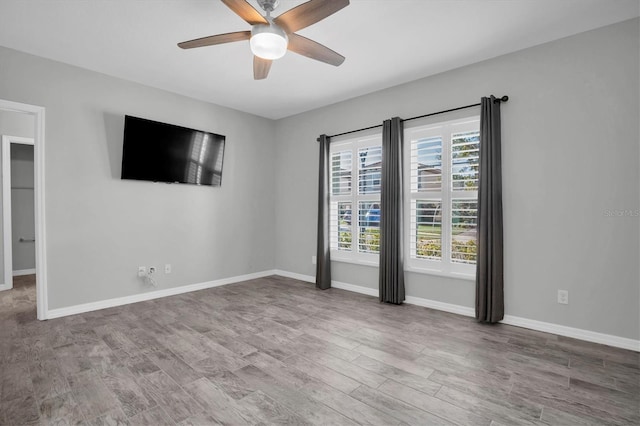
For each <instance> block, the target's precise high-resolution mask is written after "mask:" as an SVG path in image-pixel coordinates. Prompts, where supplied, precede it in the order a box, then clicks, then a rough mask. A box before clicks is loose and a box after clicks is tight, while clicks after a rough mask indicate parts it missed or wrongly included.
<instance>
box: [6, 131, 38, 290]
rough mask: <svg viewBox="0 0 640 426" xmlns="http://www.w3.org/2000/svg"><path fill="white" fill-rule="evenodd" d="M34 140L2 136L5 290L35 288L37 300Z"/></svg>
mask: <svg viewBox="0 0 640 426" xmlns="http://www.w3.org/2000/svg"><path fill="white" fill-rule="evenodd" d="M33 146H34V140H33V138H26V137H22V136H8V135H3V136H2V219H3V226H2V231H3V232H2V233H3V239H4V286H6V287H7V288H8V289H10V288H13V286H14V283H13V280H14V277H21V278H18V283H19V284H20V285H21V287H30V286H33V287H34V288H32V289H31V290H32V292H33V293H34V294H33V297H34V298H35V277H34V275H35V273H36V259H35V257H36V253H35V241H36V240H35V220H34V213H35V206H34V202H35V194H34V176H35V174H34V156H33Z"/></svg>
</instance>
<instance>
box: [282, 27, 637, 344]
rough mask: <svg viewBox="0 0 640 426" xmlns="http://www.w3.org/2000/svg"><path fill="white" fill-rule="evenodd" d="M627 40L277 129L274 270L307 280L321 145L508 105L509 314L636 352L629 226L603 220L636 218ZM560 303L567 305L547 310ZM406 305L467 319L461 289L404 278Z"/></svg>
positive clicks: (370, 271)
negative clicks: (373, 129)
mask: <svg viewBox="0 0 640 426" xmlns="http://www.w3.org/2000/svg"><path fill="white" fill-rule="evenodd" d="M638 28H639V21H638V20H637V19H635V20H632V21H627V22H623V23H620V24H616V25H612V26H608V27H604V28H601V29H598V30H594V31H590V32H587V33H583V34H580V35H577V36H573V37H569V38H566V39H562V40H559V41H555V42H552V43H548V44H544V45H540V46H537V47H534V48H530V49H527V50H523V51H520V52H517V53H513V54H509V55H506V56H502V57H498V58H495V59H491V60H488V61H485V62H481V63H478V64H474V65H471V66H468V67H464V68H460V69H457V70H453V71H449V72H446V73H443V74H439V75H436V76H432V77H429V78H425V79H422V80H418V81H415V82H412V83H408V84H405V85H401V86H397V87H394V88H391V89H388V90H383V91H380V92H376V93H373V94H370V95H366V96H363V97H360V98H356V99H352V100H349V101H345V102H341V103H338V104H335V105H332V106H329V107H326V108H322V109H318V110H315V111H311V112H308V113H304V114H300V115H297V116H294V117H290V118H286V119H283V120H280V121H279V122H278V123H277V127H276V138H277V140H278V164H277V168H276V235H277V241H276V253H277V257H276V265H277V268H278V269H281V270H286V271H291V272H296V273H301V274H307V275H314V272H315V269H314V266H313V265H312V264H311V256H312V255H313V254H315V243H316V234H315V232H316V230H315V221H316V187H317V186H316V185H317V176H316V173H317V172H316V170H317V158H318V146H317V143H316V142H315V140H316V137H317V136H318V135H320V134H322V133H326V134H335V133H339V132H342V131H347V130H352V129H357V128H359V127H365V126H370V125H372V124H377V123H381V122H382V120H383V119H385V118H390V117H393V116H400V117H405V118H406V117H412V116H417V115H421V114H424V113H428V112H432V111H438V110H443V109H447V108H452V107H457V106H460V105H467V104H470V103H474V102H477V101H478V100H479V99H480V97H481V96H484V95H489V94H495V95H503V94H507V95H509V96H510V100H509V102H508V103H507V104H505V105H504V108H503V115H502V118H503V127H502V131H503V144H504V147H503V162H504V163H503V164H504V167H503V173H504V217H505V298H506V300H505V305H506V313H507V314H508V315H515V316H519V317H524V318H529V319H534V320H539V321H545V322H550V323H556V324H561V325H566V326H570V327H577V328H581V329H586V330H592V331H597V332H602V333H608V334H613V335H617V336H622V337H627V338H632V339H638V338H640V321H639V319H640V315H639V306H638V305H639V303H640V284H639V283H640V276H639V271H638V259H639V258H640V252H639V235H640V229H639V219H638V217H637V216H636V217H610V216H607V211H609V210H614V209H621V210H622V209H627V210H632V211H637V210H638V209H639V208H640V205H639V197H640V188H639V180H640V176H639V168H640V167H639V162H638V159H639V157H640V153H639V130H638V118H639V112H640V111H639V106H638V104H639V97H638V94H639V90H640V88H639V84H638V76H639V66H638V63H639V57H638V52H639V48H640V42H639V39H640V37H639V31H638ZM469 113H476V114H477V113H478V111H469ZM440 118H441V119H447V118H450V117H446V116H441V117H440ZM332 267H333V279H334V280H337V281H342V282H347V283H351V284H356V285H360V286H365V287H377V268H372V267H366V266H359V265H353V264H346V263H338V262H333V265H332ZM558 289H566V290H569V299H570V304H569V305H559V304H557V303H556V296H557V290H558ZM407 294H408V295H410V296H417V297H422V298H427V299H433V300H437V301H441V302H447V303H453V304H458V305H464V306H468V307H473V306H474V294H475V293H474V283H473V282H472V281H462V280H457V279H450V278H443V277H438V276H433V275H422V274H416V273H407Z"/></svg>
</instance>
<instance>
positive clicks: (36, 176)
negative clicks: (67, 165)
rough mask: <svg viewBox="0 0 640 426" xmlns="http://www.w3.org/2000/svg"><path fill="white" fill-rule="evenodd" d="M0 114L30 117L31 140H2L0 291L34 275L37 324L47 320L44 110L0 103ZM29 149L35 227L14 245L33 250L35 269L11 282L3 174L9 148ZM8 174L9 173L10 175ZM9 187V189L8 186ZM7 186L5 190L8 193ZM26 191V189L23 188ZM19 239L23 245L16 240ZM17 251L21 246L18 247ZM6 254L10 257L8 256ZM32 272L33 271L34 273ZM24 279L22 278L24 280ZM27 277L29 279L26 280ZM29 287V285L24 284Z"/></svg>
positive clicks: (7, 199) (7, 181) (8, 215)
mask: <svg viewBox="0 0 640 426" xmlns="http://www.w3.org/2000/svg"><path fill="white" fill-rule="evenodd" d="M0 113H11V114H17V115H19V116H21V117H24V116H27V117H31V118H32V120H31V127H32V128H31V129H30V130H32V132H31V134H32V135H33V138H27V137H16V136H10V134H11V133H9V132H7V134H6V135H4V136H6V137H3V138H2V163H3V172H2V174H3V184H2V187H3V195H2V202H3V207H2V210H3V226H2V229H3V234H4V237H3V240H4V244H3V251H4V256H3V257H4V261H3V265H4V274H3V276H2V281H4V282H3V283H2V284H0V290H9V289H11V288H12V287H13V286H14V281H16V283H17V282H18V281H20V284H21V285H23V284H25V281H28V280H29V279H30V280H33V278H34V277H33V274H30V272H35V298H36V312H37V318H38V319H39V320H45V319H47V314H48V298H47V268H46V266H47V261H46V232H45V203H44V200H45V196H44V189H45V185H44V142H45V138H44V128H45V126H44V120H45V109H44V108H43V107H40V106H35V105H29V104H23V103H18V102H12V101H7V100H2V99H0ZM18 145H21V146H24V145H28V146H32V147H33V170H34V173H33V189H32V191H33V206H34V209H33V211H34V220H33V222H34V227H33V231H34V232H33V235H27V233H29V234H30V231H25V232H26V233H25V235H16V236H15V237H17V239H18V240H17V242H16V244H30V245H32V246H33V249H34V250H33V252H34V254H35V268H25V269H22V273H29V275H23V276H20V275H18V276H16V277H15V278H14V276H13V271H14V265H13V258H14V253H13V252H14V251H17V250H16V249H15V248H14V246H13V243H12V241H11V239H10V238H7V235H11V234H12V232H11V222H12V221H11V212H10V210H9V211H8V212H7V211H6V210H7V209H6V207H5V206H7V205H8V206H10V205H11V204H12V203H11V201H12V200H11V198H12V197H11V192H12V190H11V183H10V181H11V178H10V175H9V178H8V179H4V175H5V170H9V169H10V167H11V166H10V159H11V150H12V149H11V148H12V146H18ZM6 162H9V165H8V166H7V169H5V163H6ZM9 173H10V172H9ZM7 184H8V185H7ZM7 186H8V189H7ZM25 188H26V187H25ZM20 197H21V198H28V197H29V196H28V195H25V194H21V195H20ZM20 238H22V239H23V241H20V240H19V239H20ZM18 247H20V246H18ZM7 253H9V256H7ZM34 270H35V271H34ZM23 277H25V278H23ZM26 277H30V278H26ZM27 284H28V283H27Z"/></svg>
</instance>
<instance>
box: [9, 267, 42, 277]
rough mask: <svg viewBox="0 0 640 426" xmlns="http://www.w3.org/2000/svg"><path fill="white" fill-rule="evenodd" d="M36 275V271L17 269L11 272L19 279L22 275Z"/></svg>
mask: <svg viewBox="0 0 640 426" xmlns="http://www.w3.org/2000/svg"><path fill="white" fill-rule="evenodd" d="M35 273H36V269H35V268H33V269H19V270H17V271H13V276H14V277H20V276H22V275H33V274H35Z"/></svg>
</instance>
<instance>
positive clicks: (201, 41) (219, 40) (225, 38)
mask: <svg viewBox="0 0 640 426" xmlns="http://www.w3.org/2000/svg"><path fill="white" fill-rule="evenodd" d="M250 38H251V31H237V32H235V33H226V34H218V35H212V36H209V37H202V38H197V39H195V40H189V41H183V42H182V43H178V47H181V48H183V49H193V48H194V47H204V46H213V45H215V44H223V43H231V42H234V41H242V40H249V39H250Z"/></svg>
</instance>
